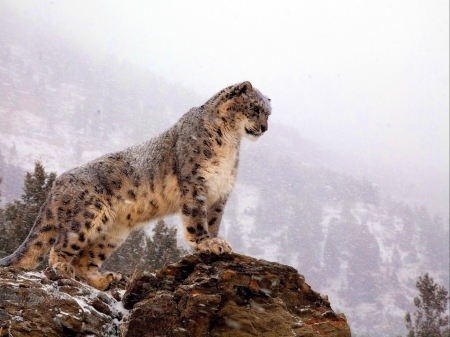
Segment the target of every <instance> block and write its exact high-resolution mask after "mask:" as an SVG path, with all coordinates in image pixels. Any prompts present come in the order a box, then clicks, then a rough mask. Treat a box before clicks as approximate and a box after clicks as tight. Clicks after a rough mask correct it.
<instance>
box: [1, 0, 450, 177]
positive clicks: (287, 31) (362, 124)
mask: <svg viewBox="0 0 450 337" xmlns="http://www.w3.org/2000/svg"><path fill="white" fill-rule="evenodd" d="M0 1H7V2H8V3H9V4H10V6H12V7H13V8H17V9H18V10H20V11H21V12H22V13H26V15H32V16H37V17H40V18H43V19H45V20H46V21H48V22H49V23H50V24H52V25H53V26H54V27H55V29H56V30H58V31H59V32H60V33H61V34H65V35H67V36H71V37H72V38H75V39H77V40H78V41H79V42H80V43H81V44H83V45H85V46H87V48H88V49H89V50H90V51H92V52H96V51H97V52H100V51H102V52H104V51H107V52H109V53H113V54H115V55H117V56H118V57H119V58H121V59H127V60H130V61H132V62H134V63H137V64H139V65H141V66H144V67H147V68H149V69H151V70H152V71H153V72H154V73H155V74H156V75H161V76H163V77H165V78H166V79H167V80H169V81H171V82H180V83H182V84H184V85H186V86H189V87H192V88H194V89H196V90H197V91H198V92H199V93H200V94H201V95H203V96H204V97H205V98H208V97H209V96H211V95H212V94H213V93H215V92H216V91H218V90H220V89H221V88H223V87H225V86H227V85H230V84H233V83H236V82H239V81H242V80H250V81H251V82H252V83H253V84H254V85H255V86H256V87H258V88H259V89H260V90H261V91H262V92H263V93H265V94H267V95H268V96H269V97H270V98H271V99H272V103H273V117H272V118H273V119H275V120H278V121H283V122H285V123H290V124H292V125H294V126H296V127H297V128H298V130H299V131H300V133H301V134H302V135H303V136H305V137H307V138H310V139H313V140H315V141H318V142H320V143H321V144H323V145H325V146H327V147H331V148H339V149H343V150H345V151H347V152H350V153H357V154H358V155H360V156H364V157H366V158H368V159H369V160H374V161H379V162H380V163H381V164H388V165H391V166H393V167H395V166H396V164H400V163H401V164H402V165H406V166H409V167H413V168H414V169H415V168H417V170H428V169H429V168H433V169H438V170H439V171H441V172H445V171H446V170H448V167H449V1H448V0H442V1H410V0H408V1H393V0H389V1H317V0H312V1H309V0H308V1H300V0H298V1H280V0H278V1H268V0H264V1H246V0H240V1H230V0H227V1H211V0H208V1H186V0H184V1H167V0H165V1H161V0H159V1H120V0H119V1H113V0H107V1H92V0H87V1H84V0H76V1H75V0H73V1H59V0H53V1H50V0H47V1H37V0H33V1H30V0H0ZM199 103H201V102H199Z"/></svg>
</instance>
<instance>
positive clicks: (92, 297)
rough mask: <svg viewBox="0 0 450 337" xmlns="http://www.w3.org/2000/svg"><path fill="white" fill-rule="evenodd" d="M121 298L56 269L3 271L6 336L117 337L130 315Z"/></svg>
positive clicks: (0, 297) (0, 311) (1, 307)
mask: <svg viewBox="0 0 450 337" xmlns="http://www.w3.org/2000/svg"><path fill="white" fill-rule="evenodd" d="M121 293H122V294H123V291H122V292H121V291H120V290H118V289H113V290H112V291H109V292H107V293H106V292H101V291H98V290H96V289H94V288H92V287H90V286H88V285H85V284H83V283H80V282H77V281H75V280H72V279H66V278H64V277H63V276H62V275H60V274H58V273H56V272H55V271H53V270H52V269H46V270H44V271H41V272H37V271H23V270H18V269H14V268H6V269H0V336H1V337H3V336H14V337H20V336H32V337H40V336H42V337H45V336H47V337H48V336H50V337H52V336H117V335H118V331H119V322H120V320H121V319H122V316H123V313H126V310H124V309H123V306H122V303H121V302H120V297H121V296H120V294H121ZM112 294H113V295H115V297H116V298H114V297H113V296H112ZM118 300H119V301H118Z"/></svg>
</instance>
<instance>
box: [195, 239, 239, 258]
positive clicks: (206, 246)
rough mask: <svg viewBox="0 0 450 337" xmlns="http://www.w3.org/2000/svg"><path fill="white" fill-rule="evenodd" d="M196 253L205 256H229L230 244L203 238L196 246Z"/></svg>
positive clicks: (221, 240)
mask: <svg viewBox="0 0 450 337" xmlns="http://www.w3.org/2000/svg"><path fill="white" fill-rule="evenodd" d="M195 250H196V251H198V252H200V253H206V254H216V255H220V254H229V253H231V252H233V249H232V248H231V246H230V244H229V243H228V242H227V241H225V240H224V239H221V238H205V239H203V240H202V241H200V243H198V244H197V247H196V248H195Z"/></svg>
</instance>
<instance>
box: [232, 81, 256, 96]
mask: <svg viewBox="0 0 450 337" xmlns="http://www.w3.org/2000/svg"><path fill="white" fill-rule="evenodd" d="M252 89H253V86H252V84H251V83H250V82H249V81H245V82H242V83H240V84H238V85H236V89H235V90H236V95H237V96H239V95H241V94H244V93H247V92H250V91H252Z"/></svg>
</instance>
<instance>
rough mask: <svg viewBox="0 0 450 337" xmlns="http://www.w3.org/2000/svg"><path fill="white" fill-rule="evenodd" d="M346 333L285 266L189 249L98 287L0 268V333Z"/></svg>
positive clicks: (339, 317) (235, 336)
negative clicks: (187, 253)
mask: <svg viewBox="0 0 450 337" xmlns="http://www.w3.org/2000/svg"><path fill="white" fill-rule="evenodd" d="M119 335H120V336H122V337H134V336H136V337H137V336H139V337H145V336H148V337H150V336H152V337H153V336H155V337H156V336H161V337H162V336H176V337H190V336H193V337H197V336H211V337H212V336H224V337H231V336H232V337H251V336H266V337H270V336H274V337H275V336H276V337H279V336H281V337H282V336H308V337H312V336H329V337H330V336H336V337H337V336H339V337H344V336H346V337H347V336H350V329H349V327H348V325H347V321H346V319H345V316H344V315H343V314H336V313H335V312H334V311H333V310H332V309H331V307H330V303H329V302H328V300H327V298H326V297H323V296H321V295H320V294H318V293H316V292H315V291H313V290H312V289H311V288H310V287H309V285H308V284H306V283H305V281H304V277H303V276H302V275H299V274H298V272H297V270H295V269H294V268H292V267H289V266H285V265H281V264H278V263H273V262H268V261H264V260H257V259H254V258H251V257H248V256H243V255H237V254H230V255H223V256H213V255H190V256H186V257H184V258H183V259H181V260H180V261H179V262H178V263H175V264H171V265H168V266H166V267H164V268H162V269H161V270H159V271H155V272H154V273H151V272H143V273H139V274H136V275H133V277H132V278H131V280H130V282H129V283H126V282H122V283H119V284H113V285H112V289H111V290H109V291H108V292H101V291H98V290H96V289H94V288H92V287H90V286H88V285H85V284H83V283H80V282H78V281H76V280H73V279H66V278H64V277H63V276H61V275H60V274H58V273H56V272H55V271H53V270H51V269H46V270H44V271H39V272H37V271H24V270H18V269H14V268H5V269H1V270H0V336H2V337H3V336H15V337H16V336H119Z"/></svg>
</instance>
